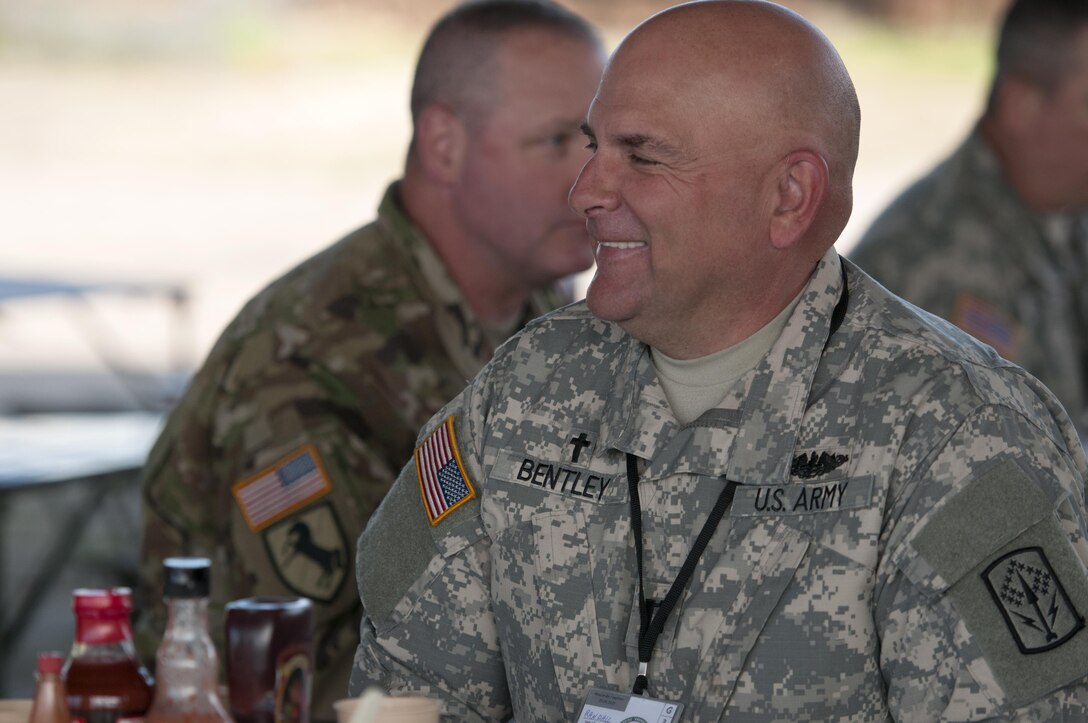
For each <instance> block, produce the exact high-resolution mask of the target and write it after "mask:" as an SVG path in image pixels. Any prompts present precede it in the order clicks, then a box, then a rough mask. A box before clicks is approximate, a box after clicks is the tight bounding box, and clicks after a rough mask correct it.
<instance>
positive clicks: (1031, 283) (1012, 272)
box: [850, 131, 1088, 437]
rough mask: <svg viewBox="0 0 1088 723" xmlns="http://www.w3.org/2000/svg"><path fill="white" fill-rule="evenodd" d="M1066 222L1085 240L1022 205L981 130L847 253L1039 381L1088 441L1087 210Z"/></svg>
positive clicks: (902, 293) (893, 288)
mask: <svg viewBox="0 0 1088 723" xmlns="http://www.w3.org/2000/svg"><path fill="white" fill-rule="evenodd" d="M1069 220H1071V221H1072V223H1073V227H1074V228H1075V226H1076V225H1077V224H1079V226H1080V232H1079V235H1078V236H1076V238H1077V240H1076V241H1073V240H1072V239H1071V238H1069V236H1068V235H1067V234H1068V233H1069V231H1071V230H1072V229H1071V228H1068V227H1067V228H1065V229H1062V231H1061V232H1059V233H1055V232H1054V231H1051V230H1049V229H1048V228H1047V219H1046V218H1044V217H1043V216H1041V215H1039V214H1037V213H1035V212H1033V211H1032V210H1030V209H1029V208H1028V207H1027V206H1025V205H1024V202H1023V201H1021V200H1020V198H1019V197H1018V196H1017V195H1016V192H1015V191H1014V190H1013V189H1012V187H1011V186H1009V184H1008V181H1006V180H1005V178H1004V176H1003V175H1002V172H1001V169H1000V167H999V166H998V163H997V159H996V158H995V156H994V154H993V152H992V151H991V150H990V148H989V147H988V146H987V145H986V142H985V141H984V140H983V138H982V137H981V136H980V135H979V133H978V132H977V131H976V132H975V133H973V134H972V135H971V136H970V137H969V138H968V139H967V141H966V142H965V143H964V144H963V145H962V146H961V147H960V148H959V149H958V150H956V152H955V153H953V154H952V156H951V157H949V158H948V159H947V160H945V161H944V162H943V163H942V164H941V165H939V166H938V167H937V168H936V169H934V170H933V172H932V173H930V174H929V175H928V176H926V177H925V178H923V179H921V180H920V181H918V182H917V183H915V184H914V185H913V186H912V187H910V188H909V189H907V190H906V191H905V192H904V193H903V194H902V195H901V196H900V197H899V198H898V199H896V200H895V201H894V202H893V203H892V205H891V206H890V207H889V208H888V209H887V210H886V211H884V212H883V213H882V214H881V215H880V217H878V218H877V220H876V221H875V222H874V223H873V225H872V227H871V228H869V230H868V231H867V232H866V233H865V235H864V236H863V237H862V239H861V241H860V242H859V243H858V246H857V247H856V248H855V249H854V250H853V251H852V253H851V254H850V258H851V260H852V261H854V262H856V263H857V264H858V265H859V266H861V267H862V268H863V269H865V271H867V272H868V273H870V274H872V276H873V278H875V279H876V280H877V281H879V282H880V283H881V284H883V285H885V286H886V287H887V288H888V289H890V290H891V291H892V292H894V293H896V294H898V295H899V296H902V297H903V298H905V299H906V300H908V301H910V302H912V303H914V304H917V305H918V306H921V307H922V308H924V309H926V310H927V311H930V312H932V313H934V314H937V315H938V316H942V317H944V318H946V319H948V320H950V321H952V322H953V323H954V324H956V325H957V326H959V327H960V328H962V329H964V330H965V331H967V332H969V333H970V334H972V335H974V336H975V337H977V338H979V339H980V340H982V341H984V342H986V343H987V344H991V345H992V346H994V348H996V349H997V350H998V352H999V353H1001V354H1002V356H1005V357H1006V358H1007V359H1010V360H1012V361H1014V362H1016V363H1017V364H1019V365H1021V366H1023V367H1024V368H1025V369H1027V370H1028V371H1029V372H1031V373H1032V374H1033V375H1035V376H1036V377H1038V378H1039V380H1040V381H1042V382H1043V383H1044V384H1045V385H1046V386H1047V387H1049V388H1050V389H1051V390H1052V391H1053V392H1054V394H1055V395H1057V397H1058V399H1059V400H1061V402H1062V404H1063V405H1064V406H1065V409H1066V411H1068V412H1069V414H1070V416H1071V417H1073V421H1074V423H1075V424H1077V426H1078V428H1079V429H1080V432H1081V435H1082V437H1084V436H1085V435H1086V434H1088V214H1085V213H1081V214H1080V215H1079V216H1074V217H1072V219H1069ZM1063 236H1064V238H1063Z"/></svg>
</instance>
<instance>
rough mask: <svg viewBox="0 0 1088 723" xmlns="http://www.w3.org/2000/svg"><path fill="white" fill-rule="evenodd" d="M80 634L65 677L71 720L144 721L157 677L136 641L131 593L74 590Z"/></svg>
mask: <svg viewBox="0 0 1088 723" xmlns="http://www.w3.org/2000/svg"><path fill="white" fill-rule="evenodd" d="M72 610H73V611H75V614H76V638H75V642H73V643H72V652H71V653H70V654H69V656H68V661H67V662H66V663H65V664H64V670H63V672H62V676H63V678H64V682H65V686H66V687H67V689H68V709H69V710H70V711H71V714H72V723H143V719H144V713H145V712H146V711H147V709H148V707H149V706H150V705H151V698H152V693H153V685H154V683H153V681H152V680H151V676H149V675H148V673H147V671H146V670H144V668H143V666H141V665H140V662H139V660H137V658H136V648H135V646H134V645H133V643H132V622H131V619H130V618H131V615H132V591H131V590H129V589H128V588H124V587H118V588H112V589H109V590H90V589H80V590H76V591H74V592H73V593H72Z"/></svg>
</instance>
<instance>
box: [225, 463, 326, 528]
mask: <svg viewBox="0 0 1088 723" xmlns="http://www.w3.org/2000/svg"><path fill="white" fill-rule="evenodd" d="M331 490H332V483H331V482H329V478H328V477H327V476H326V475H325V471H324V469H322V467H321V460H320V459H319V458H318V456H317V449H315V448H314V446H313V445H312V444H308V445H306V446H304V447H301V448H300V449H297V450H295V451H294V452H292V453H291V454H289V455H287V456H286V457H284V458H283V459H281V460H280V461H279V462H276V463H275V464H274V465H272V466H271V467H268V468H267V469H264V470H262V471H260V472H258V473H257V474H255V475H254V476H252V477H249V478H247V479H244V480H242V481H241V482H238V483H237V484H235V485H234V487H232V488H231V492H232V493H233V494H234V499H235V501H237V502H238V507H239V508H241V510H242V516H243V517H245V518H246V524H247V525H249V529H250V531H251V532H260V531H261V530H263V529H264V528H266V527H268V526H269V525H271V524H272V523H273V522H275V521H276V520H281V519H283V518H284V517H286V516H287V515H289V514H291V513H292V512H294V511H296V510H299V509H301V508H303V507H305V506H306V505H308V504H310V503H311V502H313V501H314V500H316V499H317V498H319V497H322V496H323V495H326V494H328V493H329V492H330V491H331Z"/></svg>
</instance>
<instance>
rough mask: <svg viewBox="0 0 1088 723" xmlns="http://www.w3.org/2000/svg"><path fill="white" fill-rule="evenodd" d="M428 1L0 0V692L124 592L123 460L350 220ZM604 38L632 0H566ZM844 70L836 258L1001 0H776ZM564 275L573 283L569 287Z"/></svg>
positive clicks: (405, 77) (935, 146)
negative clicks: (224, 337)
mask: <svg viewBox="0 0 1088 723" xmlns="http://www.w3.org/2000/svg"><path fill="white" fill-rule="evenodd" d="M450 4H451V2H450V0H399V1H397V0H90V1H88V0H82V1H80V0H0V697H28V696H29V695H30V694H31V693H32V692H33V686H34V678H33V670H34V664H33V660H34V655H35V654H36V653H37V651H39V650H44V649H47V648H57V649H61V650H67V649H68V647H69V646H70V643H71V638H72V630H73V619H72V614H71V611H70V607H69V601H70V594H71V591H72V589H73V588H76V587H99V586H107V585H116V584H132V583H133V582H134V580H135V567H136V560H137V555H138V545H139V537H140V525H139V497H138V474H137V470H138V467H139V465H140V463H141V462H142V460H143V457H144V455H145V454H146V452H147V449H148V448H149V446H150V444H151V442H152V441H153V440H154V438H155V436H156V433H157V430H158V425H159V424H160V421H161V417H162V414H163V412H164V411H165V410H166V409H168V408H169V405H170V403H171V401H172V399H174V398H175V397H176V395H177V394H178V393H179V392H180V390H181V389H182V388H183V385H184V383H185V379H186V378H187V375H188V374H189V373H190V372H191V371H192V370H193V368H194V367H195V366H196V365H198V364H199V363H200V361H201V360H202V359H203V357H204V355H205V354H206V353H207V351H208V350H209V349H210V347H211V345H212V344H213V343H214V341H215V339H216V337H217V335H218V334H219V332H220V331H221V330H222V328H223V327H224V326H225V324H226V323H227V322H228V321H229V320H230V319H231V318H232V317H233V316H234V315H235V313H236V312H237V311H238V309H239V308H240V306H241V305H242V304H243V303H244V302H245V301H246V300H247V299H248V298H249V297H250V296H252V295H253V294H254V293H255V292H256V291H258V290H259V289H260V288H261V287H263V286H264V285H265V284H266V283H267V282H269V281H270V280H272V279H273V278H274V277H276V276H278V275H280V274H281V273H282V272H284V271H286V270H287V269H288V268H290V267H291V266H292V265H294V264H295V263H297V262H299V261H301V260H302V259H304V258H306V257H308V256H310V255H311V254H313V253H314V252H316V251H317V250H319V249H320V248H322V247H324V246H325V245H327V244H329V243H331V242H332V241H334V240H335V239H337V238H339V237H340V236H341V235H343V234H344V233H346V232H347V231H349V230H351V229H353V228H355V227H356V226H358V225H360V224H361V223H363V222H366V221H369V220H370V219H371V218H372V217H373V215H374V212H375V209H376V206H377V203H378V201H379V198H380V194H381V193H382V191H383V189H384V188H385V186H386V184H387V183H388V182H389V181H391V180H393V179H394V178H396V177H397V176H398V172H399V168H400V165H401V163H402V159H403V154H404V151H405V149H406V147H407V142H408V138H409V114H408V91H409V84H410V81H411V72H412V65H413V63H414V61H415V56H416V54H417V53H418V51H419V47H420V45H421V43H422V39H423V35H424V34H425V32H426V31H427V29H428V28H429V26H430V25H431V23H432V22H433V21H434V20H435V19H436V18H437V17H438V16H439V15H440V14H441V13H442V12H444V11H445V10H446V9H447V8H448V7H449V6H450ZM566 4H567V5H568V6H570V7H572V8H574V9H576V10H578V11H580V12H581V13H582V14H584V15H585V16H586V17H588V18H589V19H590V20H592V21H594V22H595V23H597V24H598V26H599V27H601V28H602V31H603V33H604V35H605V38H606V40H607V42H608V43H609V45H614V44H615V43H616V42H618V41H619V39H620V38H622V36H623V34H624V33H625V32H626V31H627V30H629V29H630V28H631V27H633V25H634V24H636V23H637V22H638V21H640V20H642V19H643V18H645V17H646V16H648V15H649V14H651V13H652V12H654V11H656V10H658V9H660V8H663V7H666V6H667V5H669V4H671V3H668V2H652V1H651V0H567V1H566ZM783 4H785V5H787V6H789V7H792V8H794V9H796V10H798V11H799V12H801V13H802V14H804V15H806V16H807V17H809V18H810V19H812V20H813V21H814V22H816V24H817V25H819V26H820V27H821V28H822V29H823V30H824V31H825V32H826V33H827V35H828V36H829V37H830V38H831V40H832V41H833V42H834V43H835V44H836V46H837V47H838V48H839V50H840V52H841V53H842V55H843V57H844V59H845V61H846V64H847V66H848V67H849V68H850V71H851V73H852V75H853V77H854V81H855V83H856V85H857V87H858V93H859V96H860V98H861V105H862V116H863V122H862V139H861V155H860V160H859V164H858V171H857V173H856V175H855V210H854V216H853V219H852V220H851V222H850V225H849V226H848V227H847V229H846V231H845V233H844V234H843V236H842V238H841V240H840V242H839V251H840V252H843V253H845V252H846V251H848V250H849V249H850V247H851V246H852V244H853V243H854V241H855V240H856V238H857V237H858V235H860V233H861V231H863V230H864V228H865V227H866V226H867V225H868V223H869V222H870V221H871V220H872V218H873V217H874V215H875V214H876V213H877V212H878V211H879V210H880V209H881V208H882V207H883V206H884V204H885V203H887V202H888V201H889V200H890V199H891V198H892V197H893V196H894V195H895V194H896V193H897V192H898V191H899V190H901V189H902V187H903V186H904V185H905V184H906V183H907V182H909V181H910V180H912V179H913V178H915V177H916V176H918V175H919V174H920V173H922V172H923V171H924V170H926V169H928V168H929V167H930V166H931V165H932V164H933V163H934V162H936V161H937V160H938V159H939V158H941V157H942V156H943V155H944V154H946V153H947V152H948V151H950V150H951V149H952V148H953V147H954V146H955V145H956V143H957V142H958V141H959V140H960V139H961V138H962V136H963V135H964V134H965V133H966V131H967V129H968V128H969V126H970V125H971V124H972V123H973V122H974V120H975V117H976V116H977V114H978V112H979V111H980V109H981V106H982V104H983V102H984V99H985V95H986V90H987V84H988V80H989V73H990V65H991V61H990V56H991V54H992V49H991V48H992V44H993V35H994V26H995V24H996V19H997V17H998V15H999V14H1000V11H1001V10H1002V9H1003V7H1004V4H1005V3H1004V0H956V1H955V2H948V1H946V0H823V1H819V0H803V1H802V0H798V1H796V2H791V1H790V0H785V2H784V3H783ZM584 281H585V279H583V280H582V283H583V284H584Z"/></svg>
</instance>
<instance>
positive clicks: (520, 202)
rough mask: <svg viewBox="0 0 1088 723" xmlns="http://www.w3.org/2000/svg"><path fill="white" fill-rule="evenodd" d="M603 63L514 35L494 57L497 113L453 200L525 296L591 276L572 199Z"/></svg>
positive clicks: (472, 133)
mask: <svg viewBox="0 0 1088 723" xmlns="http://www.w3.org/2000/svg"><path fill="white" fill-rule="evenodd" d="M602 64H603V58H602V57H601V53H600V51H599V49H598V48H596V47H595V46H594V45H592V44H591V43H589V42H586V41H584V40H582V39H578V38H574V37H570V36H566V35H562V34H558V33H555V32H552V31H548V30H538V29H533V30H518V31H512V32H510V33H509V34H508V36H507V37H506V38H504V39H503V41H502V44H501V47H500V48H499V50H498V51H497V65H498V73H497V76H498V77H497V82H496V87H495V88H494V98H495V100H494V102H493V106H492V108H491V109H490V111H489V112H488V113H486V114H485V116H484V117H483V118H482V119H481V120H480V121H479V122H478V123H475V124H472V125H471V126H470V127H469V129H468V139H467V143H468V145H467V148H466V152H465V156H464V158H465V160H464V164H463V166H462V167H461V171H460V176H459V178H458V179H457V182H456V183H455V184H454V186H453V189H452V193H453V196H454V201H455V203H454V204H453V206H454V208H455V212H456V213H457V214H458V216H459V217H458V222H459V224H460V225H461V227H462V228H464V229H465V230H466V232H467V233H468V234H469V235H471V236H472V237H474V238H476V239H478V240H479V242H480V244H481V247H482V249H483V251H484V252H485V253H487V254H488V256H489V259H490V261H491V263H493V264H494V265H495V266H496V267H497V268H502V269H504V270H505V271H506V272H507V273H509V274H510V276H511V278H517V279H521V281H522V282H523V283H524V284H525V285H527V286H529V287H533V288H536V287H541V286H544V285H546V284H548V283H551V282H552V281H554V280H555V279H558V278H561V277H563V276H566V275H569V274H572V273H576V272H578V271H582V270H584V269H587V268H589V266H590V265H591V264H592V262H593V257H592V247H591V245H590V242H589V238H588V236H587V234H586V229H585V224H584V223H583V222H582V220H581V219H580V218H579V217H578V216H577V215H575V214H573V213H572V212H571V210H570V208H569V207H568V206H567V202H566V199H567V192H568V191H569V189H570V185H571V183H572V182H573V180H574V178H575V176H576V175H577V174H578V169H579V168H581V166H582V164H583V163H584V162H585V160H586V158H587V157H588V153H587V152H586V151H585V150H584V149H583V145H584V141H583V140H582V137H581V134H580V133H579V132H578V126H579V123H580V122H581V120H582V118H583V117H584V116H585V112H586V108H587V107H588V104H589V101H590V99H591V98H592V97H593V91H594V89H595V88H596V86H597V82H598V80H599V79H600V75H601V67H602Z"/></svg>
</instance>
